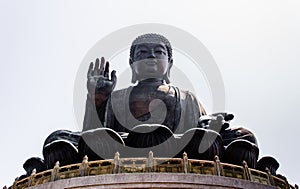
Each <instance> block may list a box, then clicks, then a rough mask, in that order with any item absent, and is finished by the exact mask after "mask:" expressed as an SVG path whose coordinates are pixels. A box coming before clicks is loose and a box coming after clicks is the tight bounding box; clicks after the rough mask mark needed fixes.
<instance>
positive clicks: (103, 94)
mask: <svg viewBox="0 0 300 189" xmlns="http://www.w3.org/2000/svg"><path fill="white" fill-rule="evenodd" d="M99 66H100V67H99ZM87 79H88V81H87V89H88V93H89V95H91V96H94V95H95V96H96V97H97V96H98V97H100V98H101V100H106V99H107V98H108V96H109V95H110V94H111V92H112V91H113V89H114V88H115V85H116V82H117V77H116V71H115V70H114V71H112V72H111V79H109V63H108V62H106V63H105V59H104V58H103V57H102V58H101V63H100V64H99V59H98V58H97V59H96V61H95V66H94V64H93V62H91V64H90V67H89V70H88V74H87ZM99 100H100V99H99Z"/></svg>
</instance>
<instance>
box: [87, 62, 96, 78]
mask: <svg viewBox="0 0 300 189" xmlns="http://www.w3.org/2000/svg"><path fill="white" fill-rule="evenodd" d="M93 67H94V64H93V62H91V63H90V66H89V70H88V73H87V77H88V78H89V77H91V76H92V75H93Z"/></svg>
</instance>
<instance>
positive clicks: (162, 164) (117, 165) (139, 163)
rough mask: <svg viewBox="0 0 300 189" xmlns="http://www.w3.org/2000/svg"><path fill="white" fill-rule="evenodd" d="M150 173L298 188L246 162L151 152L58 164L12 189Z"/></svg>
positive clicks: (16, 182) (281, 187) (33, 175)
mask: <svg viewBox="0 0 300 189" xmlns="http://www.w3.org/2000/svg"><path fill="white" fill-rule="evenodd" d="M149 172H153V173H186V174H204V175H216V176H224V177H230V178H238V179H243V180H249V181H252V182H257V183H261V184H266V185H271V186H275V187H277V188H280V189H289V188H294V189H296V188H298V187H297V185H296V186H295V187H294V186H291V185H289V184H288V183H287V182H286V181H285V180H283V179H280V178H278V177H275V176H273V175H271V174H270V172H269V171H268V170H266V172H262V171H258V170H255V169H250V168H248V166H247V163H246V162H244V163H243V166H237V165H232V164H227V163H221V162H220V161H219V158H218V157H217V156H216V158H215V161H207V160H196V159H188V157H187V154H186V153H184V154H183V158H154V157H153V153H152V152H149V157H148V158H120V155H119V153H116V155H115V158H114V159H109V160H99V161H90V162H88V158H87V157H86V156H85V157H84V158H83V161H82V163H78V164H72V165H67V166H62V167H60V166H59V162H57V163H56V164H55V166H54V168H53V169H51V170H47V171H43V172H40V173H36V171H35V169H34V170H33V172H32V174H31V176H29V177H27V178H24V179H22V180H19V181H18V180H16V181H15V182H14V184H13V186H11V187H9V189H23V188H27V187H29V186H36V185H40V184H43V183H48V182H52V181H56V180H60V179H69V178H74V177H82V176H91V175H104V174H119V173H149ZM5 188H6V187H5Z"/></svg>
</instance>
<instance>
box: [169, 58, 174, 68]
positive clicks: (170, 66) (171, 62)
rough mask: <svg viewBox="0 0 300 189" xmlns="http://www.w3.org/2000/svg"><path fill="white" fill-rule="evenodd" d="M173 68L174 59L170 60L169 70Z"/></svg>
mask: <svg viewBox="0 0 300 189" xmlns="http://www.w3.org/2000/svg"><path fill="white" fill-rule="evenodd" d="M172 66H173V58H171V59H170V60H169V69H171V68H172Z"/></svg>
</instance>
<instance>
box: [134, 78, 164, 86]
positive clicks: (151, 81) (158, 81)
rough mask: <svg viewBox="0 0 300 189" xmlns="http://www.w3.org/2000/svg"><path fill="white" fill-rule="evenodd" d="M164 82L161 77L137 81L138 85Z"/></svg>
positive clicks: (161, 83)
mask: <svg viewBox="0 0 300 189" xmlns="http://www.w3.org/2000/svg"><path fill="white" fill-rule="evenodd" d="M163 84H164V80H162V79H157V78H149V79H145V80H142V81H139V82H138V86H141V85H156V86H157V85H163Z"/></svg>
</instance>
